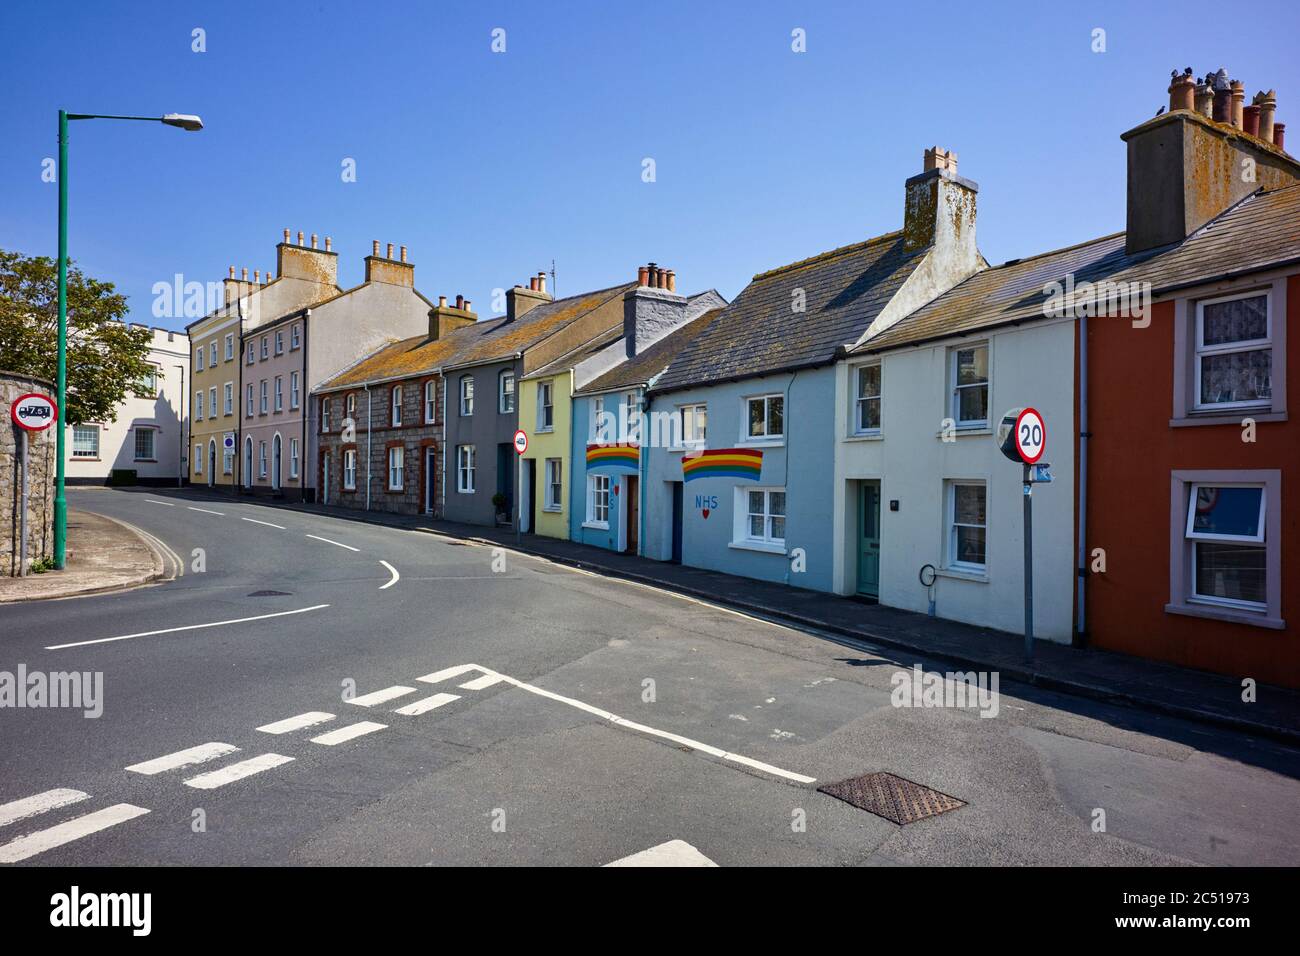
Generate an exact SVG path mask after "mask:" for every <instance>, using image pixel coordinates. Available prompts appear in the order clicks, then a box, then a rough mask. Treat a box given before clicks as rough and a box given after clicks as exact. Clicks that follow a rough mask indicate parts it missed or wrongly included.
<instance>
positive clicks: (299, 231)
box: [298, 229, 302, 246]
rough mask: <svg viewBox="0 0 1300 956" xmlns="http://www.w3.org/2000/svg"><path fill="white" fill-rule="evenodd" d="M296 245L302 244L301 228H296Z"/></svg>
mask: <svg viewBox="0 0 1300 956" xmlns="http://www.w3.org/2000/svg"><path fill="white" fill-rule="evenodd" d="M298 245H300V246H301V245H302V230H301V229H299V230H298Z"/></svg>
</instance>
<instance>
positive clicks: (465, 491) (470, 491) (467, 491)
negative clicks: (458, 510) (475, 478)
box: [456, 488, 474, 495]
mask: <svg viewBox="0 0 1300 956" xmlns="http://www.w3.org/2000/svg"><path fill="white" fill-rule="evenodd" d="M473 493H474V489H473V488H457V489H456V494H458V495H472V494H473Z"/></svg>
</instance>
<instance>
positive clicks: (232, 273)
mask: <svg viewBox="0 0 1300 956" xmlns="http://www.w3.org/2000/svg"><path fill="white" fill-rule="evenodd" d="M234 277H235V267H234V266H231V267H230V278H232V279H233V278H234Z"/></svg>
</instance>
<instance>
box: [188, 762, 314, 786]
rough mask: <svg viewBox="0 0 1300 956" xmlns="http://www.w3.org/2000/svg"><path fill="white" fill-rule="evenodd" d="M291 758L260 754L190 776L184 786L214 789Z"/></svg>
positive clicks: (277, 765)
mask: <svg viewBox="0 0 1300 956" xmlns="http://www.w3.org/2000/svg"><path fill="white" fill-rule="evenodd" d="M292 760H293V758H292V757H285V756H283V755H281V754H260V755H258V756H256V757H250V758H249V759H247V760H241V761H239V763H232V764H230V765H228V766H225V767H222V768H221V769H220V770H213V771H211V772H210V773H201V774H199V775H198V776H197V777H190V779H188V780H186V781H185V786H187V787H194V788H195V789H196V790H214V789H216V788H217V787H224V786H225V785H226V784H228V783H234V782H235V781H236V780H243V779H244V778H245V777H251V776H252V775H253V774H255V773H261V772H262V771H264V770H272V769H274V768H275V767H279V766H281V765H282V764H286V763H290V762H291V761H292Z"/></svg>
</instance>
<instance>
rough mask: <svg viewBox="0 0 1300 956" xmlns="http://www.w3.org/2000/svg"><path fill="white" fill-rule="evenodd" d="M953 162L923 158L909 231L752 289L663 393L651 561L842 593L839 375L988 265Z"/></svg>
mask: <svg viewBox="0 0 1300 956" xmlns="http://www.w3.org/2000/svg"><path fill="white" fill-rule="evenodd" d="M949 161H951V162H952V163H953V166H954V167H955V157H953V156H952V155H951V154H949V153H946V152H944V151H943V150H939V149H937V148H936V149H933V150H927V151H926V154H925V162H926V169H925V171H924V172H922V173H921V174H920V175H918V176H914V177H912V178H911V179H909V180H908V181H907V183H906V206H905V214H904V227H903V229H902V230H900V231H897V232H890V233H886V234H885V235H882V236H878V237H876V238H874V239H869V240H867V241H866V242H860V243H857V244H854V245H850V246H845V247H843V248H840V249H835V250H832V251H830V252H826V253H823V254H821V255H818V256H815V257H813V258H811V259H805V260H802V261H799V262H795V263H792V264H790V265H787V266H782V267H781V268H778V269H773V270H771V271H768V272H764V273H761V274H759V275H756V276H755V277H754V279H753V281H752V282H751V283H750V284H749V285H748V286H746V287H745V289H744V290H743V291H742V292H741V293H740V295H739V296H737V297H736V299H735V301H734V302H732V303H731V304H730V305H728V306H727V307H726V308H725V309H723V310H722V312H721V314H720V315H719V316H717V318H715V319H714V320H713V321H712V322H711V323H710V324H709V325H708V327H707V328H705V329H704V330H703V331H701V332H700V334H699V335H697V336H695V337H694V338H693V339H692V341H691V342H690V343H689V344H687V345H686V347H685V348H683V349H682V350H681V352H680V353H679V354H678V355H677V357H676V358H675V359H674V360H673V361H672V363H671V364H670V365H669V366H668V368H667V370H666V371H665V372H664V373H663V374H662V375H660V376H659V377H658V378H657V379H656V380H655V382H654V383H653V384H652V385H651V387H650V388H649V390H648V393H647V398H648V401H647V405H648V408H647V413H648V420H649V421H650V422H651V423H654V422H664V421H675V422H677V425H676V427H675V429H655V431H659V432H662V431H668V432H673V431H675V432H676V437H675V438H669V439H668V440H661V438H662V436H661V435H660V434H651V435H649V436H647V437H646V439H645V442H644V444H645V449H644V456H645V461H644V463H643V473H644V476H645V478H644V488H643V489H642V496H643V501H644V516H643V521H642V523H643V532H642V539H643V543H642V548H641V553H643V554H645V555H646V556H648V557H653V558H658V559H660V560H664V561H678V562H681V563H683V564H687V565H690V566H693V567H700V568H708V569H711V570H716V571H723V572H726V573H729V574H739V575H744V576H747V577H752V578H759V579H762V580H768V581H777V582H782V583H787V584H792V585H796V586H799V587H806V588H812V589H815V590H822V591H831V590H833V589H834V583H835V570H836V552H835V548H834V542H835V539H836V526H835V494H834V487H835V486H834V475H835V454H836V445H837V437H838V436H837V432H836V427H835V422H836V410H837V402H838V397H837V396H838V390H837V387H836V370H835V364H836V362H837V360H838V359H840V358H842V357H843V356H844V355H845V354H846V352H847V350H848V349H851V348H852V347H853V346H855V345H857V344H858V343H859V342H861V341H862V339H863V337H864V336H865V335H866V334H867V332H868V330H871V331H872V332H873V333H876V332H879V331H880V330H882V329H885V328H888V327H889V326H891V325H892V324H893V323H895V322H897V321H898V320H899V319H901V318H903V317H904V316H906V315H908V314H909V313H911V312H912V311H914V310H915V309H917V308H919V307H920V306H921V305H924V304H925V303H926V302H928V301H930V300H932V299H934V298H935V297H936V296H938V295H940V294H942V293H943V292H945V291H946V290H948V289H949V288H951V287H952V286H954V285H955V284H957V283H958V282H960V281H962V280H963V279H965V278H966V277H968V276H970V275H971V274H973V273H974V272H975V271H976V270H977V269H978V268H980V267H981V266H982V265H984V262H983V259H982V258H981V257H980V255H979V253H978V251H977V250H976V248H975V223H974V217H975V193H976V190H977V188H978V187H976V186H975V184H974V183H971V182H969V181H967V180H962V179H959V178H957V176H956V174H955V171H952V170H950V169H948V168H947V165H946V164H947V163H948V162H949ZM934 424H935V428H936V430H937V429H938V428H939V422H938V421H936V422H935V423H934Z"/></svg>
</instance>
